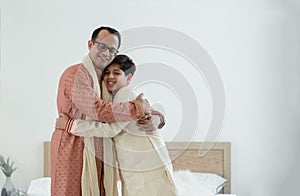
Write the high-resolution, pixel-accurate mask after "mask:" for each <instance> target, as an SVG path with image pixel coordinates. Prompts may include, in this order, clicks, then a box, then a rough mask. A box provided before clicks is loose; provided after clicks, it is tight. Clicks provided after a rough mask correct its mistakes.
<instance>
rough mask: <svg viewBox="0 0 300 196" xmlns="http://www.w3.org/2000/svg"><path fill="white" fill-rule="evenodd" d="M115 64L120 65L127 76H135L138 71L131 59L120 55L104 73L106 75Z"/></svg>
mask: <svg viewBox="0 0 300 196" xmlns="http://www.w3.org/2000/svg"><path fill="white" fill-rule="evenodd" d="M113 64H117V65H119V67H120V69H121V70H123V71H124V73H125V75H126V76H127V75H128V74H132V75H133V74H134V72H135V70H136V66H135V64H134V62H133V61H132V59H131V58H129V57H128V56H127V55H124V54H119V55H117V56H116V57H115V58H114V59H113V60H112V62H111V63H110V64H108V65H107V66H106V67H105V68H104V70H103V73H105V71H106V70H107V68H108V67H109V66H111V65H113Z"/></svg>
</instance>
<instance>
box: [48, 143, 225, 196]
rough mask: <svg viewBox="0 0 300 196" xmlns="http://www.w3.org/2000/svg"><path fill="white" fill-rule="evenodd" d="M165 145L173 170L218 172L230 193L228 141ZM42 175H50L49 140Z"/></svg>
mask: <svg viewBox="0 0 300 196" xmlns="http://www.w3.org/2000/svg"><path fill="white" fill-rule="evenodd" d="M167 147H168V150H169V154H170V156H171V160H172V161H173V162H172V163H173V167H174V170H175V171H176V170H180V169H189V170H191V171H193V172H204V173H214V174H218V175H220V176H222V177H224V178H226V179H227V180H228V182H227V184H226V186H225V187H224V190H223V193H227V194H229V193H230V187H231V176H230V174H231V171H230V159H231V157H230V142H216V143H210V142H189V143H187V142H169V143H168V142H167ZM200 149H201V152H202V153H200ZM44 176H45V177H48V176H50V142H44Z"/></svg>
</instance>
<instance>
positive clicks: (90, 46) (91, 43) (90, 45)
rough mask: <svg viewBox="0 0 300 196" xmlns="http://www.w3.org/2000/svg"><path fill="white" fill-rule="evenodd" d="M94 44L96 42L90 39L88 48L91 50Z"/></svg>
mask: <svg viewBox="0 0 300 196" xmlns="http://www.w3.org/2000/svg"><path fill="white" fill-rule="evenodd" d="M93 44H94V43H93V42H92V40H89V41H88V49H89V50H91V48H92V46H93Z"/></svg>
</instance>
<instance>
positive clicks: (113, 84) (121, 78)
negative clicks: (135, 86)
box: [103, 64, 132, 93]
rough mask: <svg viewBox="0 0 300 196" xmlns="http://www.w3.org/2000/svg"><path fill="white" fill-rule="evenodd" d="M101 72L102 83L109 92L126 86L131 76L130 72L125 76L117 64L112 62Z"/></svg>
mask: <svg viewBox="0 0 300 196" xmlns="http://www.w3.org/2000/svg"><path fill="white" fill-rule="evenodd" d="M103 74H104V75H103V81H104V84H105V86H106V88H107V90H108V92H110V93H112V92H115V91H117V90H119V89H120V88H122V87H124V86H127V85H128V84H129V83H130V80H131V78H132V74H128V75H127V76H126V75H125V73H124V71H123V70H122V69H120V66H119V65H118V64H112V65H111V66H109V67H108V68H107V69H106V70H105V72H104V73H103Z"/></svg>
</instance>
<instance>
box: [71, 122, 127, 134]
mask: <svg viewBox="0 0 300 196" xmlns="http://www.w3.org/2000/svg"><path fill="white" fill-rule="evenodd" d="M128 123H129V122H116V123H110V124H108V123H102V122H98V121H91V120H81V119H75V120H74V122H73V124H72V128H71V130H70V133H72V134H74V135H77V136H82V137H114V136H116V135H118V134H119V133H120V132H121V131H122V130H123V129H124V127H126V126H127V124H128Z"/></svg>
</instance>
